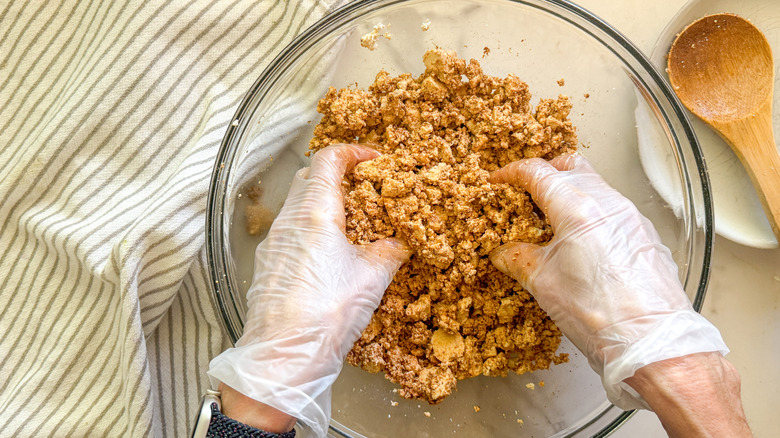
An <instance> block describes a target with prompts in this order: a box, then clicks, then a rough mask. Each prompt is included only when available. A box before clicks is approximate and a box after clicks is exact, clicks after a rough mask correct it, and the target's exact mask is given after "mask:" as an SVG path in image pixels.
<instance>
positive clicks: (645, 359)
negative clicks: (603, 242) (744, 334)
mask: <svg viewBox="0 0 780 438" xmlns="http://www.w3.org/2000/svg"><path fill="white" fill-rule="evenodd" d="M623 324H625V325H626V326H628V327H631V328H630V329H629V330H627V331H625V332H623V331H622V330H620V328H619V327H615V326H611V327H608V328H607V329H604V330H603V331H602V332H604V331H607V332H608V333H609V335H608V336H606V337H604V336H599V333H597V334H596V336H595V338H596V339H598V343H599V344H601V348H600V349H599V351H600V355H599V356H598V357H597V358H596V359H600V360H593V359H592V358H591V360H590V365H591V367H592V368H593V369H594V370H595V371H596V372H598V373H599V374H600V375H601V376H602V377H601V382H602V384H603V385H604V389H605V390H606V391H607V398H608V399H609V401H610V402H612V403H613V404H614V405H615V406H617V407H619V408H621V409H625V410H630V409H647V410H650V407H649V406H648V405H647V402H645V400H644V399H643V398H642V397H641V396H640V395H639V394H638V393H637V392H636V391H635V390H634V389H633V388H631V387H630V386H629V385H628V384H627V383H625V382H624V380H625V379H627V378H629V377H632V376H633V375H634V373H635V372H636V371H637V370H638V369H639V368H642V367H643V366H645V365H649V364H651V363H655V362H660V361H662V360H666V359H673V358H676V357H682V356H687V355H690V354H696V353H706V352H713V351H717V352H720V353H721V354H723V355H726V354H727V353H728V352H729V349H728V347H726V343H725V342H724V341H723V338H722V337H721V334H720V332H719V331H718V329H717V328H716V327H715V326H714V325H712V323H710V322H709V321H708V320H707V319H706V318H704V317H703V316H702V315H700V314H698V313H696V312H695V311H694V310H693V309H692V308H690V309H686V310H679V311H676V312H673V313H669V314H664V315H653V316H648V317H644V318H639V319H636V320H631V321H628V322H624V323H620V324H619V325H623ZM642 328H644V330H642ZM639 330H641V331H643V332H644V333H640V334H639V335H638V336H632V335H637V332H638V331H639ZM615 333H618V335H617V336H616V335H615ZM621 335H627V336H621ZM591 351H593V350H591Z"/></svg>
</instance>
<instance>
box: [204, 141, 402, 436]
mask: <svg viewBox="0 0 780 438" xmlns="http://www.w3.org/2000/svg"><path fill="white" fill-rule="evenodd" d="M376 156H378V153H377V152H376V151H374V150H372V149H369V148H366V147H362V146H356V145H341V146H330V147H327V148H325V149H323V150H321V151H319V152H318V153H317V154H315V155H314V158H313V159H312V163H311V167H309V168H305V169H301V170H300V171H298V173H297V174H296V175H295V178H294V180H293V182H292V185H291V187H290V192H289V194H288V196H287V200H286V202H285V204H284V206H283V207H282V210H281V212H280V213H279V216H278V217H277V218H276V220H275V221H274V223H273V225H272V226H271V229H270V230H269V232H268V236H267V237H266V238H265V240H263V242H261V243H260V245H258V247H257V251H256V253H255V274H254V279H253V282H252V286H251V287H250V289H249V292H248V293H247V300H248V308H249V312H248V316H247V322H246V325H245V327H244V334H243V335H242V336H241V339H239V341H238V343H237V344H236V347H235V348H231V349H228V350H227V351H225V352H223V353H222V354H220V355H219V356H217V357H216V358H215V359H214V360H212V361H211V364H210V369H209V372H208V373H209V376H211V377H212V379H213V380H217V381H221V382H222V383H224V384H226V385H228V386H230V387H231V388H234V389H236V390H238V391H239V392H241V393H242V394H244V395H246V396H248V397H250V398H252V399H254V400H257V401H259V402H262V403H265V404H267V405H269V406H272V407H274V408H276V409H278V410H280V411H282V412H284V413H287V414H289V415H292V416H293V417H295V418H297V419H298V420H300V421H301V422H302V423H303V424H304V425H305V426H306V427H308V428H311V429H312V430H313V432H314V433H315V434H316V435H317V436H325V434H326V432H327V429H328V423H329V419H330V389H331V385H332V384H333V382H334V381H335V380H336V377H337V376H338V374H339V372H340V371H341V366H342V363H343V361H344V358H345V356H346V355H347V353H348V352H349V350H350V349H351V348H352V344H354V342H355V341H356V340H357V339H358V338H359V337H360V334H361V332H362V331H363V329H365V327H366V326H367V325H368V322H369V320H370V319H371V315H372V314H373V312H374V310H375V309H376V307H377V306H378V305H379V302H380V300H381V298H382V295H383V294H384V291H385V289H387V286H388V285H389V284H390V282H391V281H392V279H393V277H394V276H395V273H396V271H397V270H398V268H399V267H400V266H401V265H402V264H403V263H404V262H406V260H408V258H409V257H410V255H411V251H410V249H409V248H408V247H407V245H406V244H405V242H403V241H401V240H399V239H395V238H389V239H384V240H380V241H376V242H373V243H372V244H370V245H352V244H350V243H349V242H348V241H347V238H346V236H345V234H344V230H345V226H346V225H345V215H344V203H343V196H342V191H341V182H342V178H343V176H344V174H345V173H346V172H348V171H350V170H351V169H352V168H353V167H354V166H355V165H356V164H357V163H359V162H361V161H365V160H370V159H372V158H375V157H376ZM212 383H216V382H212Z"/></svg>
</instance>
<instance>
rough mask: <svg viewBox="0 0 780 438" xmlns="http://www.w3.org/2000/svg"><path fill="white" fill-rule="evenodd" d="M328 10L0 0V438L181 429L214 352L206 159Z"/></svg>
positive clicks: (288, 4) (219, 342)
mask: <svg viewBox="0 0 780 438" xmlns="http://www.w3.org/2000/svg"><path fill="white" fill-rule="evenodd" d="M336 2H338V0H329V1H324V2H316V1H312V0H296V1H286V0H224V1H220V0H181V1H180V0H175V1H170V0H149V1H129V0H125V1H114V0H70V1H47V0H33V1H22V0H20V1H13V0H12V1H8V2H3V3H2V4H0V163H2V164H0V166H2V171H0V437H11V436H63V437H65V436H76V437H81V436H101V437H102V436H108V437H114V436H123V437H124V436H131V437H134V436H171V437H180V436H185V435H186V434H187V432H188V430H189V428H190V427H191V425H192V421H194V416H195V414H196V412H197V409H198V406H199V403H200V397H201V394H202V392H203V391H204V389H205V388H206V386H207V385H208V379H207V378H206V375H205V370H206V368H207V365H208V362H209V360H210V359H211V358H212V357H214V356H215V355H217V354H218V353H219V352H221V351H222V349H224V348H226V347H227V345H228V342H227V340H226V339H225V337H224V335H223V333H222V330H221V328H220V323H219V320H218V316H217V314H216V311H215V309H214V308H213V306H212V302H211V299H210V297H209V295H208V294H209V292H208V291H209V288H208V284H207V283H208V275H207V270H206V261H205V255H204V254H205V253H204V220H205V219H204V216H205V205H206V196H207V190H208V184H209V176H210V174H211V169H212V166H213V163H214V159H215V156H216V151H217V149H218V147H219V144H220V141H221V139H222V136H223V134H224V132H225V130H226V128H227V126H228V124H229V123H230V120H231V118H232V115H233V113H234V111H235V108H236V106H237V105H238V103H239V101H240V100H241V98H242V97H243V95H244V93H245V92H246V91H247V90H248V89H249V87H250V85H251V84H252V82H253V81H254V80H255V79H256V78H257V76H258V75H259V74H260V72H261V70H262V69H263V67H264V66H265V65H266V64H267V63H268V62H270V60H271V59H272V58H273V56H274V55H275V54H276V53H277V52H278V51H279V50H281V49H282V48H283V47H284V45H285V44H287V43H288V42H289V41H290V40H292V38H293V37H294V36H295V35H296V34H298V33H300V32H301V31H302V30H303V29H305V28H306V26H308V25H310V24H312V23H313V22H314V21H316V20H317V19H318V18H320V17H322V16H323V15H324V14H325V13H327V12H328V11H330V10H331V9H333V8H334V7H335V6H336V5H335V3H336Z"/></svg>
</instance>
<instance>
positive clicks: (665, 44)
mask: <svg viewBox="0 0 780 438" xmlns="http://www.w3.org/2000/svg"><path fill="white" fill-rule="evenodd" d="M721 12H730V13H734V14H737V15H740V16H742V17H744V18H747V19H749V20H750V21H752V22H753V24H755V25H756V26H757V27H758V28H759V29H761V31H762V32H764V34H765V35H766V37H767V39H768V40H769V44H770V45H771V46H772V51H773V52H774V56H775V90H777V89H778V84H780V62H778V57H780V2H779V1H778V0H750V1H744V0H692V1H690V2H688V3H687V4H686V5H685V6H684V7H683V8H682V9H680V11H679V12H678V13H677V15H676V16H675V17H674V18H673V19H672V20H671V22H670V23H669V24H668V25H667V26H666V28H665V29H664V30H663V32H661V35H660V36H659V38H658V40H657V41H656V44H655V47H654V48H653V50H652V52H651V54H650V60H651V61H652V62H653V64H654V65H655V66H656V67H657V68H658V69H659V70H661V71H662V72H665V71H666V55H667V53H668V52H669V47H671V45H672V42H673V41H674V39H675V37H676V36H677V34H678V33H679V32H680V31H682V30H683V29H684V28H685V27H686V26H687V25H688V24H690V23H692V22H693V21H695V20H697V19H699V18H701V17H703V16H705V15H711V14H716V13H721ZM779 101H780V92H778V91H775V94H774V104H773V109H774V119H773V125H774V131H775V138H776V139H777V138H780V103H778V102H779ZM637 116H638V117H641V114H637ZM688 117H689V118H690V119H691V123H692V125H693V128H694V130H695V131H696V136H697V137H698V139H699V142H700V143H701V148H702V153H703V154H704V158H705V160H706V163H707V168H708V173H709V177H710V183H711V185H712V192H713V200H714V201H713V203H714V214H715V232H716V233H718V234H719V235H721V236H723V237H726V238H727V239H730V240H732V241H734V242H738V243H741V244H743V245H747V246H752V247H756V248H776V247H777V246H778V244H777V240H776V239H775V236H774V235H773V234H772V228H771V227H770V225H769V221H768V220H767V218H766V216H765V215H764V211H763V209H762V207H761V202H760V201H759V199H758V195H757V194H756V191H755V189H754V188H753V185H752V184H751V182H750V178H749V177H748V175H747V173H746V172H745V169H744V168H743V167H742V164H741V163H740V162H739V159H738V158H737V157H736V155H734V153H733V152H732V151H731V148H729V146H728V145H727V144H726V142H725V141H723V139H721V138H720V137H719V136H718V135H717V134H716V133H715V132H714V131H713V130H712V129H710V128H709V127H708V126H707V125H706V124H705V123H704V122H702V121H701V120H699V119H698V118H697V117H696V116H694V115H693V114H691V113H689V114H688ZM642 125H643V124H639V126H640V127H641V126H642ZM640 131H641V130H640ZM657 134H658V133H651V132H640V134H639V136H640V141H639V144H640V149H641V151H640V156H641V158H642V164H643V167H644V168H645V171H646V172H647V174H648V177H649V178H650V180H651V182H652V184H653V185H654V186H655V188H656V190H657V191H658V192H659V194H660V195H661V196H662V197H664V199H665V200H666V201H667V202H668V203H669V204H670V205H671V206H672V208H674V209H677V206H679V205H681V204H682V203H683V200H682V199H675V198H674V195H672V194H673V193H681V192H680V191H679V190H671V189H670V188H669V187H668V184H667V183H666V177H665V175H667V174H668V173H667V172H672V171H673V170H672V169H671V167H672V166H675V165H676V164H675V163H674V162H671V161H670V160H669V157H666V156H663V155H661V154H662V152H659V150H657V149H656V148H653V147H652V139H653V138H654V135H657Z"/></svg>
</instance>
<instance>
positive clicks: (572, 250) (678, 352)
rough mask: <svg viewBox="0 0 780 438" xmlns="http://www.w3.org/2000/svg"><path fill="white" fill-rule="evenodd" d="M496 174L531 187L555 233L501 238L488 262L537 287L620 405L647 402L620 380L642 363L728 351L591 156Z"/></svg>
mask: <svg viewBox="0 0 780 438" xmlns="http://www.w3.org/2000/svg"><path fill="white" fill-rule="evenodd" d="M491 180H492V181H495V182H507V183H510V184H513V185H517V186H521V187H524V188H525V189H526V190H527V191H528V192H529V193H530V194H531V197H532V198H533V200H534V201H535V202H536V204H537V205H538V206H539V208H541V210H542V211H543V212H544V213H545V214H546V215H547V220H548V221H549V222H550V225H551V226H552V228H553V232H554V233H555V234H554V237H553V238H552V240H551V241H550V242H549V243H548V244H546V245H544V246H538V245H534V244H526V243H510V244H506V245H503V246H501V247H499V248H497V249H496V250H494V251H493V253H491V255H490V259H491V261H492V262H493V263H494V264H495V266H496V267H497V268H498V269H499V270H501V271H502V272H504V273H506V274H508V275H510V276H512V277H513V278H515V279H516V280H518V281H519V282H520V284H521V285H522V286H523V287H524V288H526V289H527V290H528V291H529V292H531V293H532V294H533V296H534V298H536V300H537V302H538V303H539V305H540V306H541V308H542V309H544V310H545V311H546V312H547V313H548V314H549V315H550V317H551V318H552V320H553V321H555V323H556V324H557V325H558V327H559V328H560V329H561V331H562V332H563V334H564V335H566V337H567V338H569V340H570V341H571V342H572V343H573V344H574V345H575V346H576V347H577V348H578V349H579V350H580V351H582V352H583V353H584V354H585V356H586V357H587V358H588V361H589V363H590V366H591V367H592V368H593V369H594V370H595V371H596V372H597V373H598V374H599V375H600V376H601V378H602V383H603V384H604V388H605V389H606V391H607V396H608V397H609V400H610V401H611V402H612V403H614V404H615V405H616V406H618V407H620V408H623V409H635V408H640V407H641V408H646V409H649V408H648V407H647V405H646V403H645V402H644V400H642V399H641V397H639V395H638V394H637V393H636V391H634V390H633V389H632V388H631V387H629V386H628V385H627V384H626V383H624V382H623V380H624V379H626V378H628V377H631V376H633V375H634V372H635V371H636V370H637V369H639V368H641V367H643V366H645V365H648V364H651V363H654V362H658V361H661V360H665V359H671V358H675V357H681V356H685V355H688V354H693V353H701V352H710V351H720V352H721V353H722V354H726V353H727V352H728V348H727V347H726V345H725V343H724V342H723V339H722V338H721V336H720V333H719V332H718V330H717V329H716V328H715V327H714V326H713V325H712V324H711V323H710V322H709V321H707V320H706V319H705V318H704V317H703V316H701V315H699V314H698V313H696V311H695V310H694V309H693V307H692V306H691V303H690V301H689V300H688V296H687V295H686V294H685V292H684V290H683V287H682V285H681V284H680V281H679V279H678V274H677V265H676V264H675V262H674V260H673V259H672V255H671V252H670V251H669V249H668V248H666V247H665V246H664V245H663V244H662V243H661V239H660V237H659V236H658V233H657V232H656V230H655V228H654V227H653V225H652V224H651V223H650V221H649V220H648V219H647V218H645V217H644V216H642V214H641V213H639V211H638V210H637V209H636V207H635V206H634V204H632V203H631V201H629V200H628V199H626V198H625V197H623V196H622V195H621V194H620V193H618V192H617V191H616V190H614V189H613V188H612V187H610V186H609V185H608V184H607V183H606V182H605V181H604V180H603V179H602V178H601V177H600V176H599V175H598V174H597V173H596V171H595V170H594V169H593V168H592V167H591V165H590V163H588V162H587V160H586V159H585V158H584V157H582V156H581V155H562V156H559V157H557V158H555V159H553V160H552V161H550V162H546V161H545V160H542V159H539V158H535V159H528V160H522V161H518V162H515V163H512V164H510V165H508V166H506V167H504V168H502V169H500V170H498V171H496V172H494V173H493V175H491Z"/></svg>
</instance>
